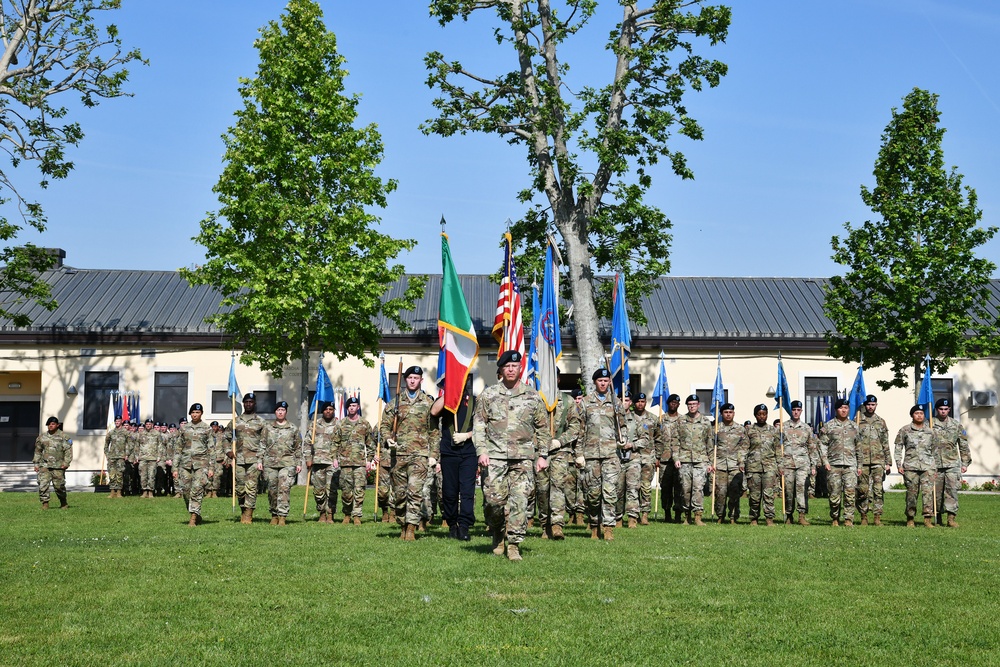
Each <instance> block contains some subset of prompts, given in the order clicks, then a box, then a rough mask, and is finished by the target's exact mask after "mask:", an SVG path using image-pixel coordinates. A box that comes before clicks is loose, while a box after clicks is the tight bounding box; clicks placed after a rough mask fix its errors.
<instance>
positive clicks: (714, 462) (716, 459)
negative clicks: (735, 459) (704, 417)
mask: <svg viewBox="0 0 1000 667" xmlns="http://www.w3.org/2000/svg"><path fill="white" fill-rule="evenodd" d="M716 370H717V372H719V373H721V372H722V353H721V352H719V363H718V366H716ZM712 402H713V403H715V406H714V407H715V447H713V448H712V516H713V517H717V516H718V515H716V513H715V479H716V477H718V476H719V472H718V470H717V469H716V468H717V466H718V465H719V401H718V399H715V400H713V401H712ZM722 510H723V511H725V507H723V508H722Z"/></svg>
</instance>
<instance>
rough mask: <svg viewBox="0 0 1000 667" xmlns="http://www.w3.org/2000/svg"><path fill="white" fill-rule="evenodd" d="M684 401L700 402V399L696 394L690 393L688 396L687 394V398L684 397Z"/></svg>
mask: <svg viewBox="0 0 1000 667" xmlns="http://www.w3.org/2000/svg"><path fill="white" fill-rule="evenodd" d="M684 402H685V403H691V402H695V403H701V399H700V398H698V394H691V395H690V396H688V397H687V398H685V399H684Z"/></svg>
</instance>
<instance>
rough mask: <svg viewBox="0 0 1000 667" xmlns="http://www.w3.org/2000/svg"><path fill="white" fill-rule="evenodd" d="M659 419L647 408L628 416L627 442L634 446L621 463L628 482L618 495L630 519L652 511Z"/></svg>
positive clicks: (631, 411) (629, 413)
mask: <svg viewBox="0 0 1000 667" xmlns="http://www.w3.org/2000/svg"><path fill="white" fill-rule="evenodd" d="M658 421H659V420H658V419H657V417H656V415H654V414H653V413H651V412H649V411H648V410H643V413H642V414H641V415H640V414H637V413H636V412H635V410H630V411H629V412H628V414H626V415H625V441H626V442H630V443H632V449H631V450H630V451H631V455H630V456H629V458H628V460H627V461H623V462H622V473H623V478H624V482H625V483H624V484H622V485H621V488H620V489H619V492H618V495H619V498H620V499H622V500H624V508H623V509H624V512H623V513H624V514H626V515H628V517H629V518H630V519H638V518H639V514H640V513H648V512H649V490H650V486H651V483H652V480H653V467H654V465H655V460H656V459H655V457H656V453H655V447H654V443H655V442H656V439H657V438H658V437H659V429H660V426H659V423H658ZM619 516H621V515H620V514H619Z"/></svg>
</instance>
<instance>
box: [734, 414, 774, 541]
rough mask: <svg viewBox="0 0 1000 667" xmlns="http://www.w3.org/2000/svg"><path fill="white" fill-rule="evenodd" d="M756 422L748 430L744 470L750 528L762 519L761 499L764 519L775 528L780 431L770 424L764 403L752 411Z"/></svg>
mask: <svg viewBox="0 0 1000 667" xmlns="http://www.w3.org/2000/svg"><path fill="white" fill-rule="evenodd" d="M753 416H754V419H755V420H756V421H755V423H754V424H752V425H751V426H750V427H749V428H748V429H747V441H748V444H747V451H746V456H744V459H743V467H744V469H745V474H746V477H747V488H748V496H749V501H750V525H751V526H756V525H757V519H758V518H759V517H760V506H761V500H763V501H764V518H765V519H766V520H767V525H769V526H773V525H774V482H775V480H777V479H778V429H776V428H774V427H773V426H771V425H770V424H768V423H767V406H766V405H764V404H763V403H761V404H760V405H758V406H757V407H755V408H754V409H753Z"/></svg>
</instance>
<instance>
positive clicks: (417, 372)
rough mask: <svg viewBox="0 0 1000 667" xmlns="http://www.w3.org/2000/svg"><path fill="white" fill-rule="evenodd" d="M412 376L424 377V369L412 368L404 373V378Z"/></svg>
mask: <svg viewBox="0 0 1000 667" xmlns="http://www.w3.org/2000/svg"><path fill="white" fill-rule="evenodd" d="M411 375H419V376H420V377H423V376H424V369H423V368H421V367H420V366H410V367H409V368H407V369H406V370H405V371H403V377H409V376H411Z"/></svg>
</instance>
